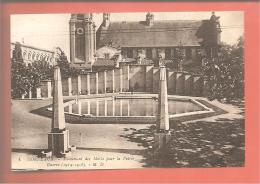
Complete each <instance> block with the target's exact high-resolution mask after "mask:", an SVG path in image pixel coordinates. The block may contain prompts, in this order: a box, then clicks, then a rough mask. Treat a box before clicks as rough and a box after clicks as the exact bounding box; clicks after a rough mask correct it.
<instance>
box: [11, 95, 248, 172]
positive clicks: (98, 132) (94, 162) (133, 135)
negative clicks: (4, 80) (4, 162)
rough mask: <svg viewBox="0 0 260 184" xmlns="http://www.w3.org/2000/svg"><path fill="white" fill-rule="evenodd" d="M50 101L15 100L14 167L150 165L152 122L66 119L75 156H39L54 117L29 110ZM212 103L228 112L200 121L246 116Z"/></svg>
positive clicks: (226, 106)
mask: <svg viewBox="0 0 260 184" xmlns="http://www.w3.org/2000/svg"><path fill="white" fill-rule="evenodd" d="M194 98H196V97H194ZM197 99H201V98H197ZM51 103H52V100H51V99H47V100H13V101H12V120H13V124H12V139H11V141H12V148H13V152H12V167H13V168H15V169H22V168H25V167H26V168H30V169H31V170H35V169H68V170H73V169H108V168H109V169H111V168H113V169H122V168H142V167H151V159H150V158H151V156H150V155H151V149H149V148H150V147H151V145H152V141H153V130H154V129H153V128H152V127H151V125H145V124H69V123H67V124H66V126H67V129H68V130H69V131H70V143H71V144H72V145H75V146H77V150H76V151H74V152H73V157H71V158H68V159H66V160H63V159H60V160H57V159H56V160H47V161H46V160H44V159H43V160H41V159H39V158H37V153H39V152H40V151H42V150H44V149H46V148H47V143H48V139H47V135H48V133H49V132H50V130H51V119H50V118H47V117H43V116H39V115H36V114H33V113H30V111H32V110H34V109H37V108H40V107H44V106H47V105H49V104H51ZM211 103H212V104H213V105H215V106H217V107H221V108H222V109H224V110H226V111H227V112H228V113H227V114H222V115H218V116H214V117H208V118H204V119H200V120H198V121H201V120H204V121H207V122H211V121H212V122H213V121H215V120H216V119H220V118H229V119H232V118H243V115H242V114H241V113H242V110H241V109H238V108H237V107H235V106H232V105H224V104H222V103H219V102H217V101H213V102H211ZM190 122H196V121H190ZM190 122H185V123H190ZM149 159H150V160H149Z"/></svg>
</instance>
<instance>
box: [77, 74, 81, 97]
mask: <svg viewBox="0 0 260 184" xmlns="http://www.w3.org/2000/svg"><path fill="white" fill-rule="evenodd" d="M78 94H79V95H81V76H80V75H78Z"/></svg>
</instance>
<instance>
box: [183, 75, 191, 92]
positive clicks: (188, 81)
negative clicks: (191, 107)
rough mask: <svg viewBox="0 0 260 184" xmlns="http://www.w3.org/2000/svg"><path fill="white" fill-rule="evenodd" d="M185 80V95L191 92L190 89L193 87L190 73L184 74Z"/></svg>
mask: <svg viewBox="0 0 260 184" xmlns="http://www.w3.org/2000/svg"><path fill="white" fill-rule="evenodd" d="M184 77H185V82H184V86H185V87H184V88H185V90H184V94H185V95H186V96H189V95H191V94H192V89H193V78H192V75H191V74H185V76H184Z"/></svg>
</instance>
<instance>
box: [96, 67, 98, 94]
mask: <svg viewBox="0 0 260 184" xmlns="http://www.w3.org/2000/svg"><path fill="white" fill-rule="evenodd" d="M95 82H96V84H95V85H96V94H98V72H96V80H95Z"/></svg>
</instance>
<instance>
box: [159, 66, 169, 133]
mask: <svg viewBox="0 0 260 184" xmlns="http://www.w3.org/2000/svg"><path fill="white" fill-rule="evenodd" d="M158 98H159V99H158V100H159V103H158V117H157V121H158V122H157V124H158V127H157V129H158V130H169V128H170V126H169V113H168V95H167V77H166V68H165V66H161V67H160V81H159V97H158Z"/></svg>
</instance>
